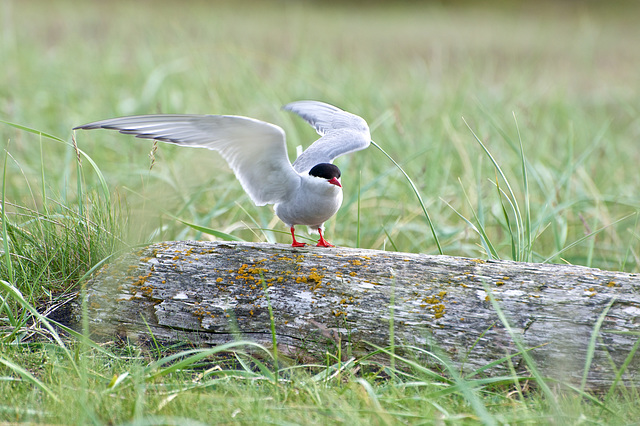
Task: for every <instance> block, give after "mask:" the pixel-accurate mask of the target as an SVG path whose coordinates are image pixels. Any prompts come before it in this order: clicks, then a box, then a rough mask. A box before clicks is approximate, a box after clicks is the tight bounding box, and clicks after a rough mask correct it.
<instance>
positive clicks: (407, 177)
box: [371, 141, 444, 254]
mask: <svg viewBox="0 0 640 426" xmlns="http://www.w3.org/2000/svg"><path fill="white" fill-rule="evenodd" d="M371 145H373V146H375V147H376V148H378V149H379V150H380V151H381V152H382V153H383V154H384V155H385V156H386V157H387V158H388V159H389V160H391V162H392V163H393V164H395V166H396V167H397V168H398V169H399V170H400V171H401V172H402V174H403V175H404V177H405V179H406V180H407V182H409V185H410V186H411V189H412V190H413V193H414V194H415V195H416V197H417V198H418V202H419V203H420V207H422V212H423V213H424V217H425V219H426V220H427V224H428V225H429V228H430V229H431V234H432V235H433V240H434V241H435V242H436V246H438V252H439V253H440V254H444V252H443V251H442V246H441V245H440V240H439V239H438V234H437V233H436V229H435V227H434V226H433V222H432V221H431V217H429V213H428V212H427V208H426V207H425V205H424V202H423V201H422V197H421V196H420V192H419V191H418V188H417V187H416V185H415V184H414V183H413V180H411V178H410V177H409V175H408V174H407V172H405V171H404V169H403V168H402V166H400V164H398V163H397V162H396V160H394V159H393V157H391V156H390V155H389V154H387V152H386V151H385V150H384V149H382V147H381V146H380V145H378V144H377V143H375V142H374V141H371Z"/></svg>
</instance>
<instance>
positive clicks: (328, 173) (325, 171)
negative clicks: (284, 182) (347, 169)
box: [309, 163, 342, 188]
mask: <svg viewBox="0 0 640 426" xmlns="http://www.w3.org/2000/svg"><path fill="white" fill-rule="evenodd" d="M309 176H315V177H319V178H323V179H326V180H328V181H329V183H331V184H333V185H337V186H339V187H341V188H342V185H340V181H339V180H338V179H340V169H339V168H338V167H337V166H334V165H333V164H330V163H320V164H316V165H315V166H313V168H312V169H311V170H309Z"/></svg>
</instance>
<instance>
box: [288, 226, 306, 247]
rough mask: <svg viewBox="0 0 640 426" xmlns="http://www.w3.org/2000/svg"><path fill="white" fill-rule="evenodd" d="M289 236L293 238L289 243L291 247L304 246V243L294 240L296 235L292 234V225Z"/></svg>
mask: <svg viewBox="0 0 640 426" xmlns="http://www.w3.org/2000/svg"><path fill="white" fill-rule="evenodd" d="M291 238H293V242H292V243H291V247H304V246H306V244H305V243H299V242H297V241H296V236H295V234H294V229H293V226H292V227H291Z"/></svg>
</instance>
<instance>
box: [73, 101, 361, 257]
mask: <svg viewBox="0 0 640 426" xmlns="http://www.w3.org/2000/svg"><path fill="white" fill-rule="evenodd" d="M282 109H283V110H285V111H289V112H292V113H294V114H297V115H298V116H300V117H301V118H302V119H304V120H305V121H306V122H307V123H309V124H310V125H311V126H312V127H313V128H314V129H315V130H316V132H317V133H318V134H319V135H320V138H319V139H318V140H316V141H315V142H313V143H312V144H311V145H310V146H309V147H308V148H307V149H306V150H305V151H304V152H302V153H301V154H300V155H299V156H298V158H297V159H296V160H295V161H294V162H293V164H292V163H291V162H290V160H289V157H288V154H287V146H286V138H285V132H284V130H283V129H282V128H281V127H279V126H277V125H275V124H271V123H267V122H265V121H261V120H257V119H255V118H250V117H244V116H239V115H199V114H154V115H135V116H127V117H119V118H111V119H107V120H101V121H95V122H93V123H88V124H84V125H81V126H77V127H74V129H73V130H91V129H111V130H118V131H119V132H120V133H123V134H128V135H134V136H135V137H137V138H143V139H152V140H158V141H161V142H169V143H173V144H176V145H181V146H187V147H194V148H208V149H210V150H213V151H217V152H218V153H219V154H220V155H221V156H222V157H223V158H224V159H225V160H226V161H227V163H228V164H229V166H230V167H231V169H232V170H233V172H234V173H235V176H236V178H237V179H238V180H239V181H240V184H241V185H242V188H243V189H244V190H245V192H246V193H247V194H248V195H249V198H251V200H252V201H253V202H254V203H255V204H256V205H257V206H264V205H267V204H273V205H274V211H275V214H276V216H278V218H280V220H282V222H284V223H285V225H286V226H287V227H289V230H290V232H291V237H292V239H293V242H292V244H291V246H292V247H304V246H305V243H302V242H298V241H297V240H296V237H295V226H297V225H306V226H308V227H309V228H310V229H316V230H317V231H318V233H319V234H320V239H319V240H318V244H317V246H319V247H334V245H333V244H331V243H329V242H328V241H327V240H325V238H324V236H323V234H322V231H323V230H324V223H325V222H326V221H327V220H329V219H330V218H331V217H332V216H333V215H335V214H336V213H337V211H338V209H339V208H340V206H341V204H342V183H341V172H340V169H339V168H338V167H337V166H336V165H334V164H333V160H334V159H336V158H337V157H339V156H341V155H344V154H348V153H352V152H355V151H359V150H363V149H365V148H367V147H368V146H369V145H370V143H371V133H370V130H369V126H368V124H367V122H366V121H365V120H364V119H363V118H362V117H359V116H357V115H355V114H352V113H349V112H346V111H343V110H342V109H340V108H338V107H336V106H333V105H330V104H328V103H324V102H320V101H313V100H302V101H295V102H291V103H289V104H287V105H285V106H283V107H282Z"/></svg>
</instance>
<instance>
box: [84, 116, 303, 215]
mask: <svg viewBox="0 0 640 426" xmlns="http://www.w3.org/2000/svg"><path fill="white" fill-rule="evenodd" d="M100 128H102V129H114V130H118V131H120V133H125V134H130V135H135V136H136V137H138V138H145V139H156V140H160V141H164V142H171V143H175V144H177V145H184V146H190V147H198V148H208V149H212V150H214V151H217V152H219V153H220V155H222V157H223V158H224V159H225V160H226V161H227V163H229V166H230V167H231V169H233V171H234V173H235V175H236V177H237V178H238V180H239V181H240V183H241V184H242V187H243V188H244V190H245V191H246V192H247V194H249V197H251V199H252V200H253V202H254V203H256V205H259V206H262V205H265V204H273V203H278V202H281V201H283V200H285V199H286V198H287V196H288V195H289V194H290V193H291V192H292V191H293V190H295V189H296V188H297V187H298V185H299V184H300V176H299V175H298V174H297V173H296V172H295V171H294V169H293V168H292V166H291V163H290V162H289V158H288V157H287V148H286V143H285V135H284V131H283V130H282V129H281V128H280V127H278V126H276V125H273V124H269V123H265V122H263V121H259V120H255V119H253V118H248V117H240V116H233V115H174V114H160V115H139V116H132V117H121V118H113V119H109V120H102V121H96V122H95V123H89V124H85V125H83V126H78V127H76V128H75V129H100ZM75 129H74V130H75Z"/></svg>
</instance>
